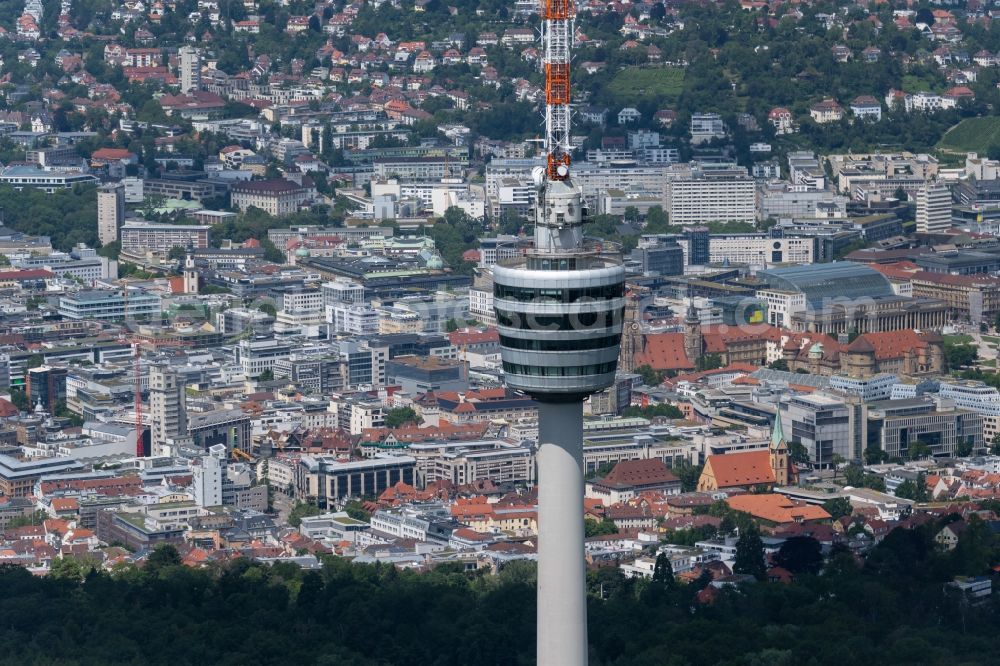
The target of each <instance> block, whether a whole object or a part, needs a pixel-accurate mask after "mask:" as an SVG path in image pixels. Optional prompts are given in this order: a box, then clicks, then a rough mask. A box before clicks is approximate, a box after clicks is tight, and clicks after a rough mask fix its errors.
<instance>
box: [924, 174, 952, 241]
mask: <svg viewBox="0 0 1000 666" xmlns="http://www.w3.org/2000/svg"><path fill="white" fill-rule="evenodd" d="M950 228H951V190H949V189H948V186H947V185H945V184H944V183H942V182H940V181H934V182H930V183H927V184H926V185H924V187H922V188H921V189H920V190H918V191H917V232H919V233H924V234H932V233H938V232H941V231H945V230H946V229H950Z"/></svg>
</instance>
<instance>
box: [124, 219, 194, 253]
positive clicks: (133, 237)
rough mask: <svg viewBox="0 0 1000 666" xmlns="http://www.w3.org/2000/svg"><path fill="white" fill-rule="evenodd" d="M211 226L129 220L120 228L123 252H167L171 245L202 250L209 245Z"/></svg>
mask: <svg viewBox="0 0 1000 666" xmlns="http://www.w3.org/2000/svg"><path fill="white" fill-rule="evenodd" d="M211 229H212V227H210V226H208V225H200V224H158V223H153V222H129V223H127V224H125V225H124V226H123V227H122V228H121V242H122V251H124V252H139V253H143V252H148V251H153V252H169V251H170V249H171V248H173V247H183V248H185V249H187V248H193V249H196V250H202V249H205V248H207V247H208V245H209V232H210V230H211Z"/></svg>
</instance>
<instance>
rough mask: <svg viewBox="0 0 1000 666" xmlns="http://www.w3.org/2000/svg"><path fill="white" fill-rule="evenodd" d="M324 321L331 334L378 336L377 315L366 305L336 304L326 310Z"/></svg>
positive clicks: (373, 309)
mask: <svg viewBox="0 0 1000 666" xmlns="http://www.w3.org/2000/svg"><path fill="white" fill-rule="evenodd" d="M326 320H327V322H329V323H330V324H332V327H331V331H330V332H331V333H334V334H342V333H343V334H347V335H378V332H379V313H378V310H376V309H375V308H373V307H370V306H367V305H349V304H337V305H329V306H327V308H326Z"/></svg>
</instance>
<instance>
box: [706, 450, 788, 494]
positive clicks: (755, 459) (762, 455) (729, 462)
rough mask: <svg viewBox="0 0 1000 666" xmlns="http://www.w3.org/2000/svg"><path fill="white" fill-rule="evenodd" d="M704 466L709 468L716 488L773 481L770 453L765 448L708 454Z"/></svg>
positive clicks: (754, 484)
mask: <svg viewBox="0 0 1000 666" xmlns="http://www.w3.org/2000/svg"><path fill="white" fill-rule="evenodd" d="M705 466H706V468H710V469H711V472H712V476H714V477H715V484H716V487H718V488H735V487H739V486H756V485H760V484H765V483H774V481H775V479H774V470H773V469H771V454H770V452H768V451H766V450H761V451H745V452H741V453H727V454H724V455H712V456H708V459H707V460H706V461H705Z"/></svg>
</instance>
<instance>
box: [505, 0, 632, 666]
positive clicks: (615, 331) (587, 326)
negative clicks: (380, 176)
mask: <svg viewBox="0 0 1000 666" xmlns="http://www.w3.org/2000/svg"><path fill="white" fill-rule="evenodd" d="M574 9H575V8H574V3H573V0H542V18H543V26H542V40H543V43H544V57H543V65H544V67H545V79H546V96H545V102H546V103H545V152H546V157H547V159H546V165H545V166H544V167H538V168H537V169H535V171H534V173H533V178H534V184H535V187H536V189H537V197H536V204H535V211H534V216H535V220H534V222H535V243H534V247H533V248H532V249H531V250H529V251H528V252H527V253H526V254H525V256H523V257H520V258H518V259H515V260H512V261H510V262H504V263H502V264H498V265H496V266H494V268H493V285H494V286H493V303H494V309H495V310H496V317H497V329H498V332H499V334H500V355H501V359H502V361H503V370H504V378H505V380H506V382H507V385H508V386H509V387H511V388H513V389H517V390H520V391H523V392H525V393H527V394H529V395H531V396H532V397H533V398H535V399H536V400H538V401H539V403H540V404H539V409H538V417H539V424H538V454H537V458H536V459H537V462H538V477H539V485H538V522H539V538H538V611H537V612H538V617H537V622H538V644H537V663H538V664H544V665H545V666H554V665H556V666H558V665H563V664H565V665H567V666H579V665H582V664H586V663H587V606H586V570H585V565H584V546H583V537H584V534H583V516H582V510H583V490H584V487H583V477H584V474H583V400H584V398H586V397H587V396H588V395H591V394H593V393H596V392H598V391H601V390H603V389H605V388H608V387H609V386H611V385H612V384H613V383H614V379H615V372H616V371H617V368H618V355H619V350H620V346H621V334H622V324H623V319H624V313H625V304H626V301H625V269H624V266H623V265H622V261H621V256H620V253H618V252H616V251H614V250H613V249H612V248H611V247H610V246H609V245H608V244H607V243H604V242H601V241H595V240H589V239H586V238H585V237H584V234H583V224H584V222H585V219H586V211H585V210H584V204H583V196H582V193H581V192H580V190H579V189H577V188H576V187H574V185H573V182H572V179H571V170H570V164H571V159H570V151H571V145H570V140H569V139H570V101H571V94H570V79H569V72H570V45H571V44H572V38H573V14H574Z"/></svg>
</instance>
